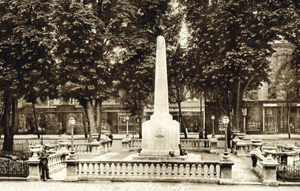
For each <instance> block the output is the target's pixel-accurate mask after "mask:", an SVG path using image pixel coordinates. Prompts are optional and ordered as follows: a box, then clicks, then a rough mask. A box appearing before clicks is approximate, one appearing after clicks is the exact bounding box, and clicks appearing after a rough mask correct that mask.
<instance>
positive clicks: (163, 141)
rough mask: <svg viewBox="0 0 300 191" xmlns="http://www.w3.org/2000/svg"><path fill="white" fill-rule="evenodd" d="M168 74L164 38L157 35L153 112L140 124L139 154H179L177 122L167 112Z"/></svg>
mask: <svg viewBox="0 0 300 191" xmlns="http://www.w3.org/2000/svg"><path fill="white" fill-rule="evenodd" d="M168 97H169V95H168V76H167V59H166V45H165V38H164V37H162V36H159V37H157V45H156V63H155V91H154V114H153V115H151V117H150V120H148V121H145V122H144V123H143V125H142V137H143V139H142V150H141V152H140V156H157V157H158V158H157V159H161V158H160V157H161V156H164V157H168V156H169V151H170V150H174V151H175V156H179V154H180V152H179V148H178V145H179V143H180V131H179V123H178V121H175V120H173V119H172V115H170V113H169V99H168ZM154 158H155V157H154Z"/></svg>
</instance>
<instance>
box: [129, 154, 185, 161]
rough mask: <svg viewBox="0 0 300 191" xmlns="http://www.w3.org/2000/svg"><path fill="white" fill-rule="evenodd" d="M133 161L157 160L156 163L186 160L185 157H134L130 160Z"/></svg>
mask: <svg viewBox="0 0 300 191" xmlns="http://www.w3.org/2000/svg"><path fill="white" fill-rule="evenodd" d="M132 159H133V160H150V161H151V160H156V161H157V160H158V161H186V160H187V159H188V157H187V155H186V156H175V157H170V156H135V157H133V158H132Z"/></svg>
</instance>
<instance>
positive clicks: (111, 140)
mask: <svg viewBox="0 0 300 191" xmlns="http://www.w3.org/2000/svg"><path fill="white" fill-rule="evenodd" d="M108 138H110V146H112V143H113V139H114V137H113V135H112V134H111V132H109V135H108Z"/></svg>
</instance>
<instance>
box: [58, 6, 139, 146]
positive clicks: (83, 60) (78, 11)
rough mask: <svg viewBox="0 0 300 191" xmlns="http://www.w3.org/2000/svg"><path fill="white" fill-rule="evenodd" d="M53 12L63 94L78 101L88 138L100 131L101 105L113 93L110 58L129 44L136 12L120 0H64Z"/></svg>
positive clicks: (112, 65)
mask: <svg viewBox="0 0 300 191" xmlns="http://www.w3.org/2000/svg"><path fill="white" fill-rule="evenodd" d="M56 10H57V12H56V13H55V15H56V16H57V17H56V19H55V23H56V26H60V27H58V29H57V30H58V32H57V34H56V40H57V42H58V46H57V47H56V49H55V52H56V53H55V54H56V55H57V56H59V60H60V64H59V65H60V72H61V73H60V74H61V76H62V78H61V80H60V81H61V82H62V83H61V85H62V90H63V91H62V95H63V97H64V98H65V99H69V98H75V99H78V100H79V103H80V104H81V105H82V106H83V108H84V110H85V111H86V114H87V118H88V124H89V127H90V136H89V137H90V138H91V134H92V133H95V132H96V129H97V128H99V130H101V128H100V125H101V123H100V122H101V115H100V111H101V103H102V101H103V100H105V99H107V98H108V97H110V95H111V91H112V78H111V77H112V70H113V68H114V63H113V59H111V58H112V57H113V56H114V54H115V51H116V49H118V48H122V47H123V46H125V45H126V44H127V43H128V41H126V39H128V38H125V37H126V36H128V30H126V28H130V27H131V28H132V30H134V27H135V26H133V25H131V26H130V27H129V26H128V23H129V22H130V20H131V19H132V18H133V17H134V15H133V13H136V12H135V11H134V10H133V6H132V5H131V3H130V1H120V0H111V1H93V0H90V1H83V2H80V1H75V2H73V1H70V0H64V1H60V6H59V7H58V8H57V9H56ZM124 39H125V40H124ZM93 101H95V104H96V109H94V108H93V104H92V103H93ZM95 110H96V114H97V116H96V119H97V120H96V121H95ZM100 134H101V132H100V133H99V135H100ZM89 140H91V139H89Z"/></svg>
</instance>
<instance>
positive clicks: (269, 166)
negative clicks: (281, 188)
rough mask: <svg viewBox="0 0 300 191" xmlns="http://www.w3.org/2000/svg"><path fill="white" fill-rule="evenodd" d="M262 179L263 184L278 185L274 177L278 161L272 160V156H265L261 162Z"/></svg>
mask: <svg viewBox="0 0 300 191" xmlns="http://www.w3.org/2000/svg"><path fill="white" fill-rule="evenodd" d="M262 164H263V181H262V184H263V185H265V186H278V185H279V184H278V181H277V179H276V173H277V170H276V168H277V166H279V164H278V162H277V161H275V160H273V158H272V157H267V158H266V159H265V160H264V161H263V162H262Z"/></svg>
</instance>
